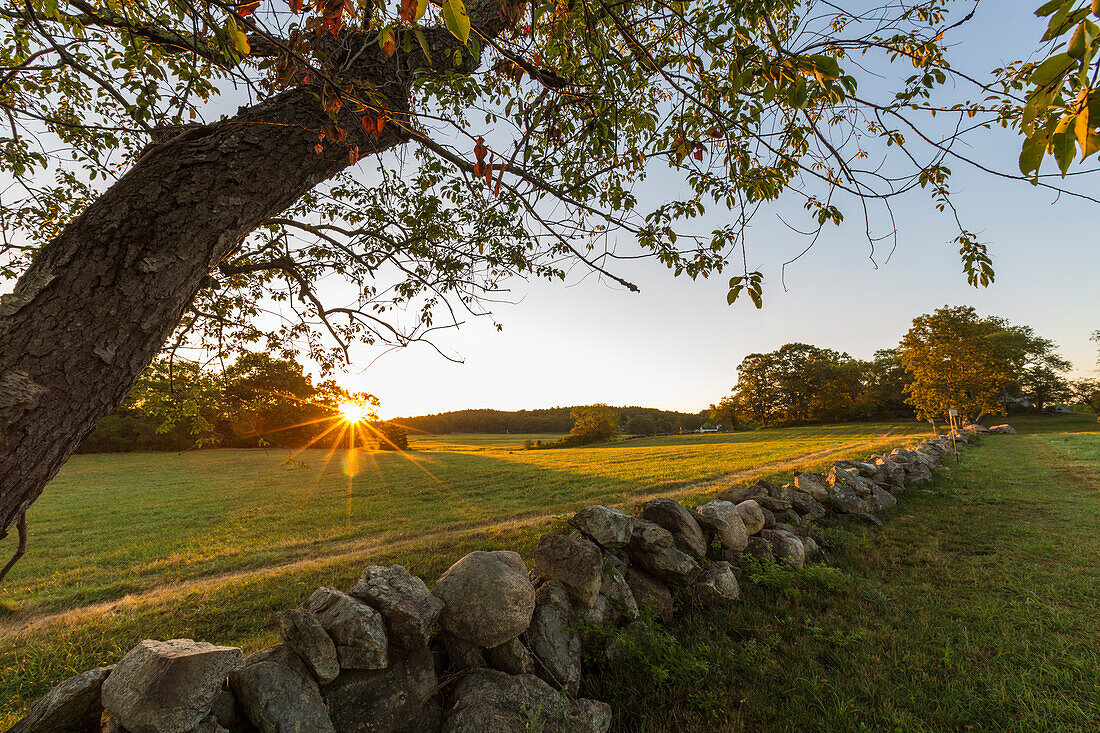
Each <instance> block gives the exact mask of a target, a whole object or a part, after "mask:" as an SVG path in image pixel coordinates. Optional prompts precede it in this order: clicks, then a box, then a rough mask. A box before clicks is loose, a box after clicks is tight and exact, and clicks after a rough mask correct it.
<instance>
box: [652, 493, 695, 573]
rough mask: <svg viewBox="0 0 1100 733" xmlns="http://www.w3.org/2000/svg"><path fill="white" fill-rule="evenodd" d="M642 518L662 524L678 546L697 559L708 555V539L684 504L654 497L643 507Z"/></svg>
mask: <svg viewBox="0 0 1100 733" xmlns="http://www.w3.org/2000/svg"><path fill="white" fill-rule="evenodd" d="M642 519H645V520H647V521H650V522H653V523H654V524H657V525H660V526H661V527H664V528H665V529H667V530H668V531H669V532H670V533H672V538H673V540H674V541H675V543H676V548H677V549H678V550H681V551H683V552H686V553H688V554H689V555H691V556H692V557H694V558H696V559H697V560H702V559H703V558H704V557H706V555H707V541H706V538H705V537H704V536H703V530H702V528H700V527H699V523H698V522H696V521H695V518H694V517H692V516H691V512H689V511H688V510H687V509H686V508H685V507H684V505H683V504H681V503H680V502H678V501H674V500H672V499H654V500H652V501H650V502H647V503H646V505H645V506H644V507H643V508H642Z"/></svg>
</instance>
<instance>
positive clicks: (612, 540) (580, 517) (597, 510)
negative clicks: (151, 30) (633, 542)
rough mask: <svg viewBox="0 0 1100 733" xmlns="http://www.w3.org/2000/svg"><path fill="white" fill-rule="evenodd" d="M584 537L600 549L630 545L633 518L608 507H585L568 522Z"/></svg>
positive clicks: (612, 548)
mask: <svg viewBox="0 0 1100 733" xmlns="http://www.w3.org/2000/svg"><path fill="white" fill-rule="evenodd" d="M569 524H571V525H573V526H574V527H575V528H576V529H578V530H579V531H580V532H581V533H582V534H584V535H585V536H586V537H589V538H591V539H592V541H593V542H595V543H596V544H597V545H599V546H600V547H603V548H604V549H607V550H614V549H616V548H619V547H626V546H627V545H628V544H629V543H630V533H631V531H632V530H633V527H634V517H632V516H630V515H629V514H626V513H625V512H622V511H620V510H618V509H615V508H613V507H609V506H601V505H598V504H597V505H595V506H587V507H585V508H584V509H581V510H580V511H579V512H577V513H576V514H574V515H573V517H572V518H571V519H570V520H569Z"/></svg>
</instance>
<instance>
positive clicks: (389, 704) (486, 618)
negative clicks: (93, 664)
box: [11, 426, 1013, 733]
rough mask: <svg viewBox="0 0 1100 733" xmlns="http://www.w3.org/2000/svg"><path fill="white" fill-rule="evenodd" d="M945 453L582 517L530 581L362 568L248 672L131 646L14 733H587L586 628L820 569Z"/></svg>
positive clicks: (309, 609)
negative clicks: (822, 529) (746, 566)
mask: <svg viewBox="0 0 1100 733" xmlns="http://www.w3.org/2000/svg"><path fill="white" fill-rule="evenodd" d="M979 432H980V431H978V430H976V429H973V427H972V426H966V427H964V428H963V429H961V430H959V431H958V432H957V433H956V434H955V435H954V442H955V443H956V444H962V443H967V442H968V441H970V440H973V439H974V438H975V436H976V435H977V434H978V433H979ZM993 432H1000V433H1010V434H1011V433H1012V432H1013V431H1012V429H1011V428H1009V427H1008V426H999V427H998V428H994V429H993ZM952 450H953V442H952V438H951V437H940V438H935V439H932V440H927V441H925V442H923V443H921V444H920V445H918V446H915V447H912V448H897V449H895V450H893V451H892V452H891V453H889V454H888V455H873V456H870V457H869V458H868V459H867V460H866V461H837V462H836V463H834V464H833V465H832V467H831V468H830V469H829V471H828V473H827V474H815V473H799V474H796V476H795V478H794V481H793V483H790V484H786V485H783V486H780V485H778V484H775V483H772V482H770V481H758V482H756V483H755V484H753V485H751V486H734V487H731V488H727V489H725V490H724V491H722V492H721V493H720V494H719V495H718V496H717V497H715V498H714V499H713V500H711V501H709V502H707V503H705V504H701V505H698V506H695V507H694V508H689V507H686V506H683V505H681V504H680V503H678V502H676V501H674V500H672V499H654V500H653V501H650V502H648V503H647V504H645V505H644V506H643V507H641V512H640V516H637V517H635V516H632V515H629V514H627V513H625V512H623V511H621V510H619V509H615V508H612V507H606V506H590V507H585V508H584V509H581V510H580V511H579V512H577V513H576V514H575V515H574V516H573V517H572V518H571V519H570V520H569V524H570V525H571V527H572V531H571V533H570V534H548V535H545V536H544V537H542V539H541V540H540V541H539V543H538V546H537V547H536V548H535V552H534V556H533V558H532V560H533V568H534V573H533V574H532V573H530V572H529V571H528V568H527V565H526V564H525V563H524V561H523V559H522V558H521V557H520V556H519V555H518V554H516V553H514V552H472V553H470V554H469V555H466V556H465V557H463V558H462V559H461V560H459V561H458V562H456V563H455V564H454V565H453V566H452V567H451V568H450V569H449V570H447V572H446V573H444V574H443V576H442V577H440V578H439V580H438V581H437V582H436V584H435V586H434V587H433V588H432V589H431V590H429V589H428V586H427V585H426V584H425V583H424V581H422V580H421V579H420V578H417V577H415V576H413V575H411V574H410V573H409V572H408V571H407V570H406V569H405V568H403V567H401V566H400V565H394V566H391V567H380V566H376V565H372V566H370V567H368V568H366V569H365V570H364V571H363V575H362V578H361V579H360V580H359V582H357V583H356V584H355V585H354V586H353V587H352V588H350V589H349V590H348V592H346V593H345V592H343V591H340V590H338V589H336V588H331V587H322V588H318V589H317V590H316V591H315V592H314V593H313V594H312V595H311V596H310V597H309V598H308V599H307V600H306V601H305V602H304V603H303V604H302V605H301V606H300V607H299V608H295V609H290V610H287V611H283V612H281V613H279V614H277V615H276V617H275V622H276V625H277V626H278V629H279V635H280V637H281V639H282V641H281V643H279V644H276V645H275V646H272V647H269V648H267V649H264V650H261V651H258V652H256V653H254V654H251V655H249V656H247V657H245V656H244V655H243V654H242V653H241V650H239V649H236V648H232V647H220V646H214V645H213V644H207V643H204V642H198V641H192V640H190V639H173V640H170V641H152V640H146V641H143V642H141V643H140V644H138V645H137V646H136V647H134V648H133V649H131V650H130V651H129V652H128V653H127V654H126V655H125V656H124V657H123V658H122V659H121V660H120V661H119V662H118V664H117V665H115V666H114V667H101V668H99V669H95V670H91V671H89V672H85V673H84V674H81V675H77V676H76V677H73V678H71V679H69V680H66V681H65V682H63V683H61V684H60V685H59V686H58V687H56V688H55V689H54V690H53V691H51V692H50V693H49V694H47V695H46V696H45V697H43V698H42V699H41V700H39V701H38V702H37V703H36V704H35V705H34V707H33V708H32V709H31V711H30V713H29V714H28V715H27V717H26V718H24V719H23V720H21V721H20V722H19V723H17V724H16V725H15V727H14V728H12V729H11V733H59V732H61V731H72V732H73V733H79V732H81V731H89V732H91V731H100V730H101V727H100V726H101V720H102V719H104V718H105V719H106V721H107V722H106V727H105V728H104V730H108V731H113V732H114V733H127V732H129V733H200V732H201V733H246V732H250V731H263V733H286V732H290V731H299V732H307V731H309V732H316V733H436V732H441V733H464V732H466V731H470V732H471V733H484V731H486V730H490V731H494V732H499V733H506V732H509V731H523V730H534V729H539V730H546V731H563V732H564V731H569V732H575V733H588V732H590V731H591V732H594V733H602V732H603V731H606V730H607V728H608V726H609V724H610V720H611V708H610V706H609V705H607V704H606V703H604V702H599V701H595V700H586V699H581V698H578V697H577V696H576V695H577V690H578V688H579V685H580V681H581V676H582V659H583V658H585V653H588V654H599V653H602V652H607V653H611V651H612V650H601V649H599V648H595V647H596V646H597V645H598V644H600V643H601V642H600V641H599V639H600V638H601V635H600V634H596V633H592V629H593V628H597V627H599V626H603V627H607V626H615V625H623V624H629V623H632V622H635V621H636V620H637V619H639V617H640V616H642V615H643V614H642V613H641V609H643V608H646V607H649V608H651V609H652V610H653V612H655V613H657V614H659V615H660V616H661V617H663V619H664V620H665V621H666V622H670V621H672V620H673V616H674V613H675V605H674V604H673V597H674V596H680V597H681V598H686V599H692V600H694V602H698V603H704V604H714V605H731V604H733V603H734V602H735V601H737V600H738V599H739V598H740V596H741V590H740V586H739V583H738V579H739V575H740V559H741V556H742V555H748V556H751V557H755V558H760V559H765V558H768V559H774V560H776V561H779V562H784V563H788V564H790V565H792V566H795V567H801V566H802V565H803V563H805V562H806V561H807V560H809V559H812V558H814V557H815V556H818V555H820V554H821V549H820V543H821V541H822V538H821V537H820V535H818V534H817V532H818V530H817V526H818V525H817V523H818V522H819V521H820V520H823V519H825V518H827V517H831V518H834V519H836V520H841V521H843V520H851V521H860V522H867V523H871V524H881V520H880V519H879V518H878V516H877V514H878V513H879V512H881V511H882V510H885V509H889V508H890V507H892V506H894V505H895V504H896V503H897V499H896V498H895V494H897V493H898V492H900V491H903V490H904V489H905V488H907V487H909V486H914V485H919V484H922V483H926V482H928V481H930V480H931V479H932V469H933V468H935V467H936V466H937V465H938V464H939V463H940V461H941V459H942V458H943V456H944V455H946V454H948V453H950V452H952Z"/></svg>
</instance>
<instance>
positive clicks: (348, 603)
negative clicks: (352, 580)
mask: <svg viewBox="0 0 1100 733" xmlns="http://www.w3.org/2000/svg"><path fill="white" fill-rule="evenodd" d="M304 610H306V611H309V612H310V613H312V614H313V615H314V616H316V617H317V620H318V621H319V622H320V623H321V626H322V627H323V628H324V629H325V631H326V632H327V633H328V635H329V636H330V637H331V638H332V641H333V643H335V644H336V656H337V657H338V658H339V660H340V666H341V667H342V668H344V669H382V668H383V667H385V666H386V664H387V658H388V656H387V652H388V649H389V642H388V639H387V637H386V624H385V622H384V621H383V620H382V615H381V614H380V613H378V611H375V610H374V609H373V608H371V607H370V606H368V605H367V604H365V603H363V602H362V601H360V600H358V599H357V598H352V597H351V596H349V595H348V594H347V593H343V592H341V591H338V590H336V589H335V588H332V587H329V586H324V587H321V588H318V589H317V590H315V591H313V595H311V596H310V597H309V599H307V600H306V602H305V604H304Z"/></svg>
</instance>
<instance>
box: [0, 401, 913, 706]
mask: <svg viewBox="0 0 1100 733" xmlns="http://www.w3.org/2000/svg"><path fill="white" fill-rule="evenodd" d="M927 433H928V427H927V426H926V425H920V424H918V423H915V422H903V423H874V424H859V425H845V426H820V427H808V428H794V429H785V430H765V431H758V432H752V433H737V434H728V435H687V436H673V437H663V438H653V439H645V440H630V441H623V442H621V443H615V444H610V445H604V446H594V447H589V448H577V449H554V450H522V448H521V444H522V441H523V440H524V439H525V438H526V437H538V438H541V439H543V440H547V439H552V438H553V437H554V436H522V435H516V436H499V435H494V436H468V435H467V436H439V437H423V438H418V439H415V440H413V441H412V447H413V448H414V450H413V451H412V452H410V453H409V454H407V455H399V454H394V453H383V452H373V451H368V452H360V453H359V454H358V458H357V461H356V466H355V467H354V470H353V471H348V470H346V468H347V464H346V454H345V453H344V452H342V451H341V452H336V453H334V454H328V453H326V452H324V451H307V452H305V453H304V454H302V455H301V456H299V458H301V459H302V460H304V461H305V463H306V464H307V465H308V468H298V469H287V468H286V467H285V466H284V461H283V458H284V454H282V453H279V452H277V451H271V452H265V451H262V450H253V451H243V450H216V451H202V452H192V453H185V454H183V455H176V454H133V455H82V456H76V457H74V458H73V459H72V460H71V461H70V462H69V464H68V465H67V466H66V467H65V468H64V470H63V471H62V473H61V474H60V475H59V476H58V477H57V479H55V480H54V481H53V482H52V483H51V485H50V486H49V487H48V488H47V490H46V492H45V494H43V496H42V498H41V499H40V500H39V501H38V502H37V503H36V504H35V505H34V507H33V508H32V510H31V512H30V513H29V515H28V521H29V524H30V533H31V536H30V545H29V551H28V554H27V556H26V557H25V558H24V559H23V561H22V562H21V563H20V564H19V565H18V566H17V567H16V569H15V570H14V571H13V572H12V575H11V576H9V578H8V580H7V581H6V582H5V583H4V585H3V587H0V724H3V723H4V722H10V721H12V720H14V719H15V718H16V717H17V716H18V714H19V713H21V711H22V710H24V709H25V707H26V706H27V705H28V704H29V703H30V702H32V701H33V700H34V699H35V698H36V697H38V696H39V695H41V694H42V693H44V692H45V691H46V690H48V689H49V687H50V686H51V685H53V684H56V683H57V682H58V681H60V680H61V679H64V678H65V677H66V676H69V675H71V674H73V673H75V672H78V671H82V670H84V669H87V668H90V667H94V666H97V665H99V664H105V663H111V662H113V661H116V660H117V659H118V658H119V657H120V656H121V655H122V654H123V653H125V651H126V650H127V649H129V648H130V647H131V646H133V645H134V644H135V643H136V642H137V641H140V640H141V639H142V638H148V637H154V638H171V637H177V636H183V637H192V638H199V639H205V640H211V641H217V642H219V643H226V644H235V645H239V646H242V647H244V648H246V649H255V648H258V647H260V646H263V645H264V644H267V643H270V642H271V641H272V640H273V639H274V632H273V627H272V625H271V622H270V619H271V615H272V614H273V613H274V612H275V611H277V610H280V609H282V608H287V607H290V606H294V605H297V604H298V603H300V602H301V601H302V600H303V599H304V598H305V597H306V596H307V595H308V594H309V593H310V592H311V591H312V590H313V589H314V588H316V587H317V586H318V585H321V584H332V585H336V586H338V587H346V586H349V585H351V584H353V583H354V581H355V579H356V578H357V577H358V575H359V572H360V571H361V569H362V567H363V566H364V565H367V564H370V563H401V564H404V565H406V566H407V567H409V569H410V570H412V571H413V572H415V573H417V574H419V575H421V576H422V577H424V578H425V579H426V580H427V581H428V582H429V584H430V583H431V582H432V581H433V580H434V579H435V578H436V577H438V576H439V575H440V574H441V573H442V572H443V571H444V570H446V568H447V567H448V566H449V565H450V564H451V563H453V562H454V561H455V560H457V559H458V558H459V557H461V556H462V555H463V554H465V553H466V552H468V551H470V550H473V549H492V548H507V549H518V550H519V551H520V552H524V553H527V552H528V551H529V550H530V549H531V548H532V547H533V546H534V543H535V541H536V540H537V538H538V537H539V536H540V535H541V534H542V533H544V532H546V531H548V530H549V529H550V528H551V527H552V526H554V523H555V521H560V518H561V517H562V516H564V515H567V514H568V513H570V512H571V511H574V510H576V509H577V508H580V507H581V506H584V505H586V504H591V503H595V502H602V503H608V504H616V505H620V506H624V507H630V506H632V505H634V504H636V503H638V502H640V501H644V500H646V499H647V498H650V497H652V496H678V497H682V498H691V497H692V496H694V495H698V496H703V495H706V494H709V493H713V491H714V490H715V489H714V487H715V484H719V485H720V484H721V483H723V482H730V481H748V480H752V479H755V478H757V477H761V476H765V475H769V476H777V477H780V478H782V477H783V476H789V475H790V473H791V472H793V471H794V470H796V469H801V470H808V469H811V468H814V467H823V466H824V465H826V464H827V463H828V462H829V461H831V460H835V459H838V458H843V457H855V456H863V455H866V454H868V453H870V452H873V451H876V450H882V449H885V448H888V447H891V446H894V445H896V444H898V443H903V442H906V441H909V440H915V439H917V438H918V437H919V436H921V435H925V434H927ZM349 473H353V474H354V475H352V476H349V475H348V474H349ZM556 518H557V519H556Z"/></svg>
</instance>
